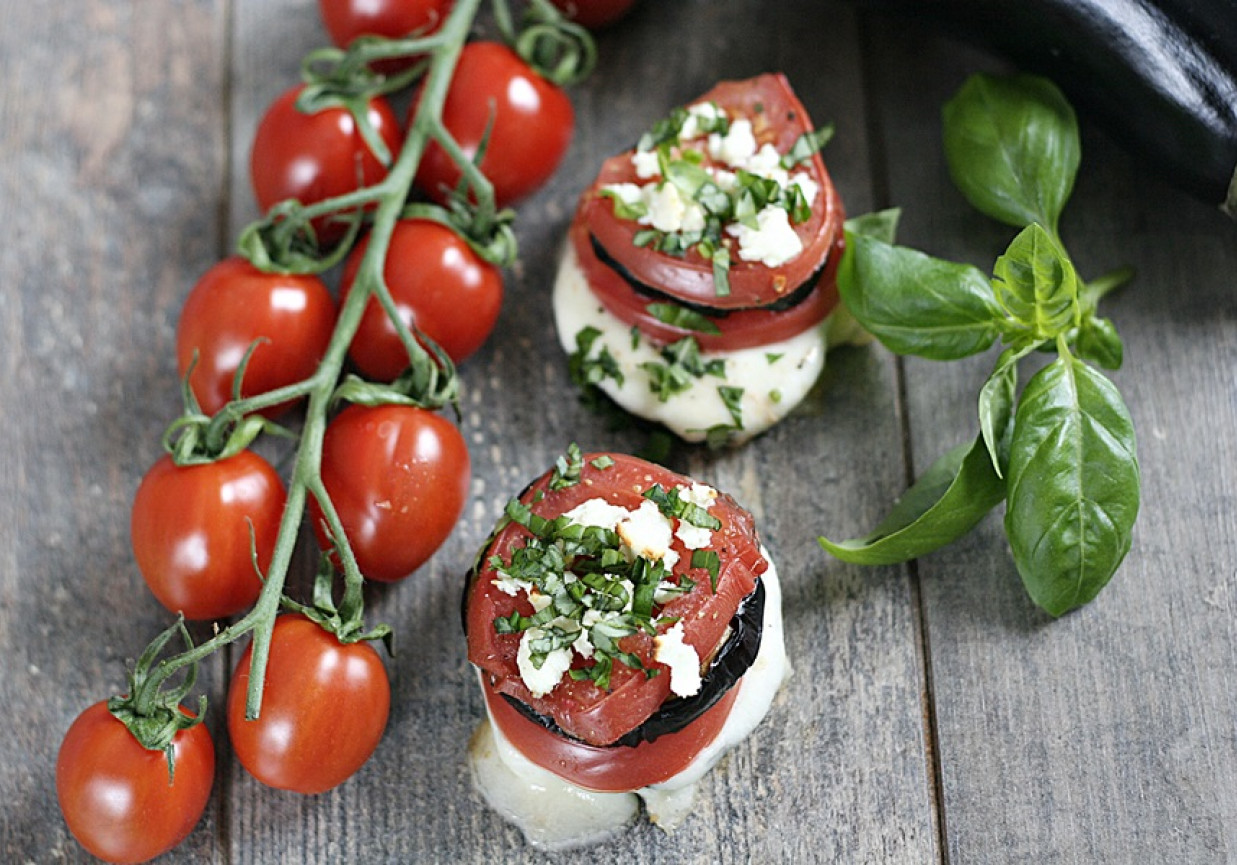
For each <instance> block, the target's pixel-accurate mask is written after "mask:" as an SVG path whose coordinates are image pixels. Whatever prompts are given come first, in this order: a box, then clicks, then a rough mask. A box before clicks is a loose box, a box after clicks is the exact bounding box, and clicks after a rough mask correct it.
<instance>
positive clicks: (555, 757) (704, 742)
mask: <svg viewBox="0 0 1237 865" xmlns="http://www.w3.org/2000/svg"><path fill="white" fill-rule="evenodd" d="M740 687H742V683H741V682H740V683H739V684H738V685H736V686H735V687H733V688H731V689H730V690H729V691H727V692H726V694H725V695H723V696H722V698H721V699H720V700H718V701H717V703H715V704H714V705H713V706H712V707H711V708H710V709H709V710H708V711H707V712H705V713H704V714H703V715H701V716H700V717H699V718H696V719H695V720H694V721H692V722H691V723H690V724H688V725H687V726H685V727H684V728H683V729H681V730H678V731H677V732H674V733H667V734H666V735H664V736H659V737H658V738H657V739H655V740H654V741H652V742H641V743H640V744H638V745H636V746H634V747H629V746H625V745H617V746H614V747H609V748H603V747H598V746H596V745H588V744H585V743H584V742H577V741H575V740H573V739H567V738H565V737H563V736H560V735H558V734H557V733H554V732H552V731H550V730H547V729H546V728H545V727H543V726H541V725H540V724H538V723H537V722H536V721H533V720H530V719H529V718H526V717H524V715H522V714H520V711H519V710H518V709H516V708H515V707H514V706H512V705H511V704H510V703H509V702H508V701H507V700H505V699H503V697H502V696H501V695H500V694H499V693H498V692H497V691H495V690H494V689H493V688H491V687H489V686H487V685H483V686H482V689H481V690H482V692H483V693H484V694H485V705H486V708H488V709H489V712H490V717H491V718H492V719H493V722H494V724H495V726H497V727H498V729H499V731H500V732H501V733H502V734H503V735H504V736H506V737H507V741H509V742H510V743H511V744H512V745H513V746H514V747H515V748H516V749H517V750H518V751H519V752H520V753H521V754H523V755H524V756H525V757H527V758H528V759H529V760H530V761H532V762H533V763H536V764H537V765H538V766H540V767H541V768H543V769H546V770H547V771H550V772H553V773H554V774H555V775H558V776H559V777H560V778H563V779H565V780H567V781H570V782H571V783H572V784H575V785H576V786H578V787H584V788H585V789H587V790H596V791H598V792H602V793H624V792H630V791H632V790H639V789H640V788H641V787H648V786H649V785H651V784H660V783H662V782H663V781H667V780H669V779H670V778H672V777H673V776H675V775H677V774H678V773H679V772H682V771H683V770H684V769H686V768H687V767H688V766H689V765H690V764H691V762H692V760H694V759H695V758H696V755H697V754H699V753H700V752H701V751H703V750H704V749H705V748H706V747H708V746H709V744H710V743H711V742H712V741H713V740H714V739H716V738H717V735H718V733H720V732H721V730H722V727H724V726H725V724H726V719H727V718H729V717H730V709H731V706H733V705H734V700H735V697H736V695H737V694H738V693H739V688H740Z"/></svg>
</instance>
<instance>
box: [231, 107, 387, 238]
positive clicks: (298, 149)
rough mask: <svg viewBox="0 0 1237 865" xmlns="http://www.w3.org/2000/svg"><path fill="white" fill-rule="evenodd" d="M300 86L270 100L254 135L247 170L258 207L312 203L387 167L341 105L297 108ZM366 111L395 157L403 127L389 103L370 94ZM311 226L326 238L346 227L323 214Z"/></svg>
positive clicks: (374, 178) (364, 182) (370, 179)
mask: <svg viewBox="0 0 1237 865" xmlns="http://www.w3.org/2000/svg"><path fill="white" fill-rule="evenodd" d="M302 89H304V87H303V85H297V86H295V87H293V88H291V89H289V90H286V91H285V92H284V93H283V95H282V96H280V97H279V98H278V99H276V100H275V101H274V102H273V103H271V105H270V107H269V108H267V109H266V113H265V114H264V115H263V116H262V120H261V121H260V122H259V123H258V129H257V133H256V134H255V135H254V139H253V148H252V149H251V150H250V153H249V176H250V179H251V181H252V182H253V192H254V197H255V198H256V199H257V201H258V207H259V208H261V209H262V211H263V212H265V211H267V210H269V209H270V208H271V207H272V206H273V205H275V204H277V203H278V202H280V201H283V200H284V199H287V198H295V199H296V200H298V201H299V202H301V204H315V203H317V202H319V201H322V200H324V199H327V198H333V197H335V196H337V195H343V194H345V193H348V192H352V191H354V190H356V189H358V188H360V187H362V186H370V185H372V184H374V183H377V182H378V181H380V180H382V178H384V177H385V176H386V173H387V169H386V168H385V167H384V166H383V165H382V163H381V162H379V161H378V158H377V157H376V156H374V154H373V153H372V152H371V151H370V149H369V146H368V145H367V144H366V143H365V138H364V137H363V136H362V135H361V131H360V129H359V128H357V124H356V120H355V119H354V118H353V116H352V115H351V114H349V113H348V112H347V111H346V110H345V109H343V108H326V109H323V110H322V111H318V112H316V113H314V114H302V113H301V112H300V111H298V110H297V108H296V100H297V97H298V96H300V93H301V90H302ZM367 116H368V117H369V120H370V123H371V124H373V126H374V129H375V130H376V131H377V132H378V135H379V136H380V137H381V138H382V140H383V141H384V142H386V145H387V147H388V148H390V150H391V158H392V159H394V158H395V157H396V156H397V155H398V154H399V149H400V146H401V145H402V143H403V133H402V132H401V131H400V128H399V120H398V119H397V118H396V116H395V112H394V111H392V110H391V106H390V103H388V102H387V101H386V100H385V99H384V98H382V97H381V96H375V97H374V98H373V99H371V100H370V102H369V112H368V115H367ZM314 230H315V231H316V232H317V233H318V240H319V241H320V242H323V243H328V244H329V243H332V242H334V241H337V240H339V239H340V238H341V237H343V235H344V233H345V229H344V227H343V225H342V223H340V222H337V221H332V220H329V219H326V218H322V219H317V220H314Z"/></svg>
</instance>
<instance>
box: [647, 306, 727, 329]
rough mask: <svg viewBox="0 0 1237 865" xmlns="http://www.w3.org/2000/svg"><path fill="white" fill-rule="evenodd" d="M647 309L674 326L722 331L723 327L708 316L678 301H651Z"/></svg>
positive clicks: (654, 316)
mask: <svg viewBox="0 0 1237 865" xmlns="http://www.w3.org/2000/svg"><path fill="white" fill-rule="evenodd" d="M645 309H647V310H648V311H649V314H650V315H652V316H653V318H655V319H657V320H658V321H660V322H662V323H663V324H668V325H671V326H672V327H679V328H682V329H683V330H694V331H696V332H697V333H707V334H712V335H716V334H719V333H721V332H722V331H721V328H719V327H718V326H717V325H716V324H715V323H714V322H713V321H712V320H711V319H709V318H708V317H706V316H704V315H701V314H700V313H698V312H696V311H695V310H694V309H688V308H687V307H685V306H679V305H678V304H677V303H650V304H649V305H648V306H646V307H645Z"/></svg>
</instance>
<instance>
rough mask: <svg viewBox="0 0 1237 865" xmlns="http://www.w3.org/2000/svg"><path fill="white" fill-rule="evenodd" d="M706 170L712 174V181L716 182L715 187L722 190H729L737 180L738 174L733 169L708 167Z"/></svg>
mask: <svg viewBox="0 0 1237 865" xmlns="http://www.w3.org/2000/svg"><path fill="white" fill-rule="evenodd" d="M707 170H708V172H709V174H711V175H712V176H713V182H714V183H716V184H717V188H718V189H720V190H721V191H722V192H730V191H731V190H732V189H734V186H735V184H736V183H738V182H739V175H737V174H735V173H734V172H733V171H727V170H726V169H724V168H710V169H707Z"/></svg>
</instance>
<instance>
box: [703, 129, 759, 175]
mask: <svg viewBox="0 0 1237 865" xmlns="http://www.w3.org/2000/svg"><path fill="white" fill-rule="evenodd" d="M755 152H756V136H755V135H754V134H753V132H752V121H750V120H746V119H740V120H736V121H734V122H733V123H731V124H730V131H729V132H727V133H726V134H725V135H721V134H719V133H717V132H714V133H712V134H711V135H710V136H709V156H711V157H713V158H714V159H716V160H717V161H718V162H724V163H726V164H727V165H731V166H740V165H743V164H744V163H745V162H746V161H747V160H748V159H749V158H751V156H752V155H753V154H754V153H755Z"/></svg>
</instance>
